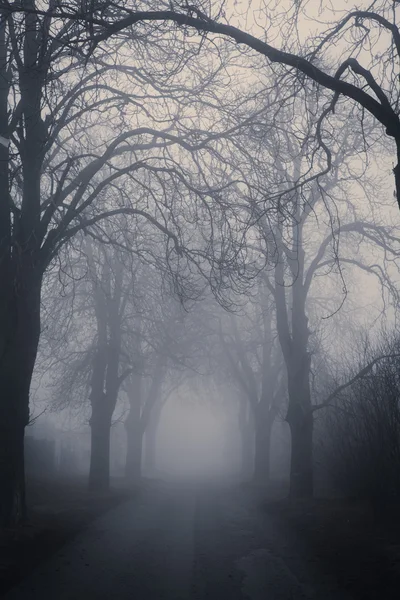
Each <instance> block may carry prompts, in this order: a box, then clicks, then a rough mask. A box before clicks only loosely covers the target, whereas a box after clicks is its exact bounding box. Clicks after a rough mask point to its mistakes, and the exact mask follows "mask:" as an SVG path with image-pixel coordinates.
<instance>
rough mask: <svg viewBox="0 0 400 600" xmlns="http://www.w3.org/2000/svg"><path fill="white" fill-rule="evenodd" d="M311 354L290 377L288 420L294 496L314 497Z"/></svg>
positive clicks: (291, 482) (291, 485) (291, 481)
mask: <svg viewBox="0 0 400 600" xmlns="http://www.w3.org/2000/svg"><path fill="white" fill-rule="evenodd" d="M309 361H310V357H309V355H308V354H307V357H306V359H305V360H304V361H303V363H305V364H303V368H301V365H300V368H299V370H298V372H297V375H295V376H294V377H289V386H288V387H289V408H288V413H287V417H286V419H287V422H288V423H289V427H290V433H291V443H292V445H291V468H290V496H291V498H294V499H297V498H311V497H312V496H313V492H314V476H313V429H314V418H313V414H312V411H311V392H310V383H309V367H307V365H309Z"/></svg>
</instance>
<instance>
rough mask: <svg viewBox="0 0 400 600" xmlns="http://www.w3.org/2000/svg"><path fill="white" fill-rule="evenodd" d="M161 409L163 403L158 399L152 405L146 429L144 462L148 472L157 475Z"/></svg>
mask: <svg viewBox="0 0 400 600" xmlns="http://www.w3.org/2000/svg"><path fill="white" fill-rule="evenodd" d="M161 411H162V404H161V402H160V401H156V402H155V403H154V405H153V407H152V411H151V415H150V417H149V420H148V422H147V426H146V430H145V438H144V441H145V452H144V461H145V462H144V464H145V470H146V473H147V474H148V475H150V476H151V475H155V474H156V469H157V452H156V445H157V430H158V425H159V423H160V417H161Z"/></svg>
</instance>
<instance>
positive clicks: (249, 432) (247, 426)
mask: <svg viewBox="0 0 400 600" xmlns="http://www.w3.org/2000/svg"><path fill="white" fill-rule="evenodd" d="M238 417H239V419H238V420H239V432H240V442H241V444H240V445H241V465H240V466H241V477H242V479H243V480H249V479H251V478H252V477H253V474H254V424H253V419H252V415H251V412H250V410H249V406H248V402H247V401H245V400H243V401H241V403H240V409H239V415H238Z"/></svg>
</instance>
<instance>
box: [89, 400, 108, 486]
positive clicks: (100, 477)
mask: <svg viewBox="0 0 400 600" xmlns="http://www.w3.org/2000/svg"><path fill="white" fill-rule="evenodd" d="M99 404H100V406H98V405H97V404H94V405H92V417H91V419H90V429H91V448H90V471H89V488H90V489H91V490H93V491H96V492H101V491H105V490H108V489H109V487H110V434H111V415H110V414H109V411H107V410H105V408H104V407H103V406H101V403H99Z"/></svg>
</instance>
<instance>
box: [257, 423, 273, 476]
mask: <svg viewBox="0 0 400 600" xmlns="http://www.w3.org/2000/svg"><path fill="white" fill-rule="evenodd" d="M271 431H272V422H271V419H269V418H268V415H265V416H262V415H261V411H260V412H259V413H258V415H257V418H256V427H255V454H254V481H255V482H256V483H261V484H263V485H267V484H268V483H269V480H270V461H271Z"/></svg>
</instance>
